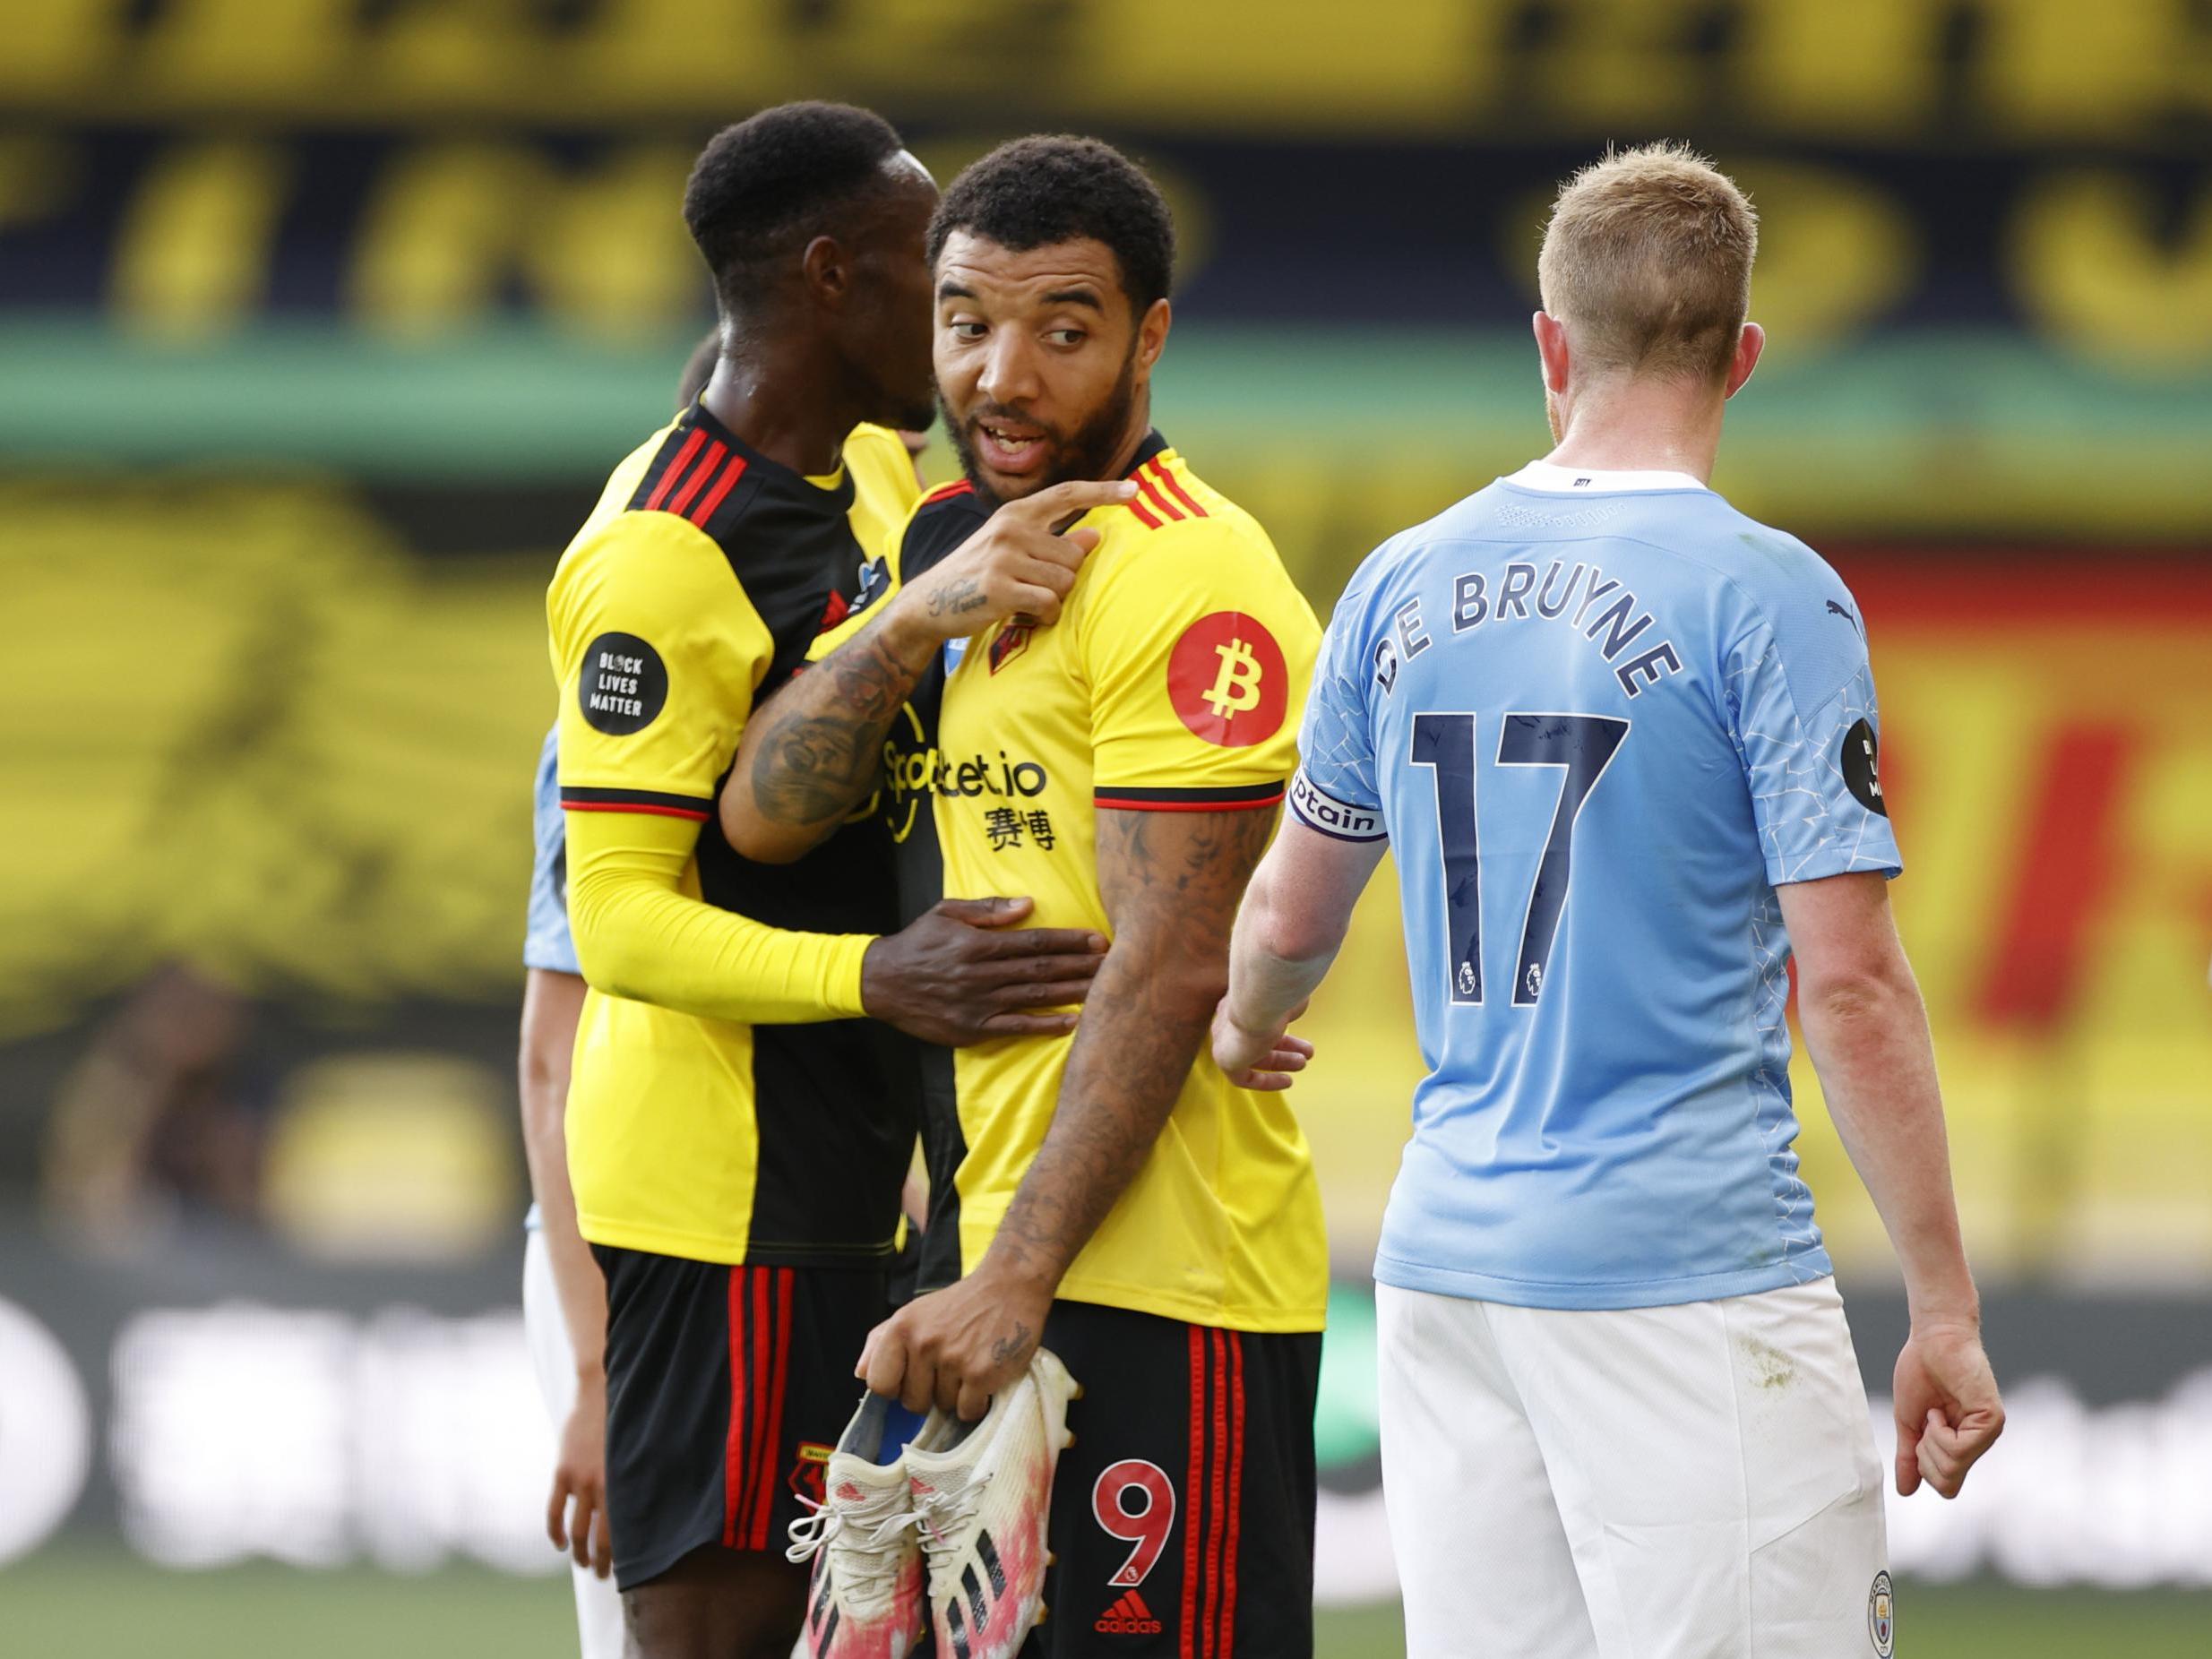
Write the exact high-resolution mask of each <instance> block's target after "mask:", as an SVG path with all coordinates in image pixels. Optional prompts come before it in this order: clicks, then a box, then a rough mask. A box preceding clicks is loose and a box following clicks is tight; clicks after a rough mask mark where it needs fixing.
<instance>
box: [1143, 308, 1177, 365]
mask: <svg viewBox="0 0 2212 1659" xmlns="http://www.w3.org/2000/svg"><path fill="white" fill-rule="evenodd" d="M1174 321H1175V316H1174V313H1173V312H1172V310H1171V309H1170V308H1169V306H1168V304H1167V302H1166V300H1165V299H1156V300H1154V301H1153V302H1152V303H1151V304H1150V305H1147V306H1146V307H1145V308H1144V315H1142V316H1141V317H1139V318H1138V319H1137V367H1138V368H1139V369H1140V370H1149V369H1150V368H1151V366H1152V365H1154V364H1155V363H1158V361H1159V357H1160V353H1161V352H1163V351H1165V350H1166V348H1167V330H1168V326H1169V325H1170V324H1171V323H1172V322H1174Z"/></svg>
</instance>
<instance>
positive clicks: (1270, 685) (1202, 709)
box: [1167, 611, 1290, 749]
mask: <svg viewBox="0 0 2212 1659" xmlns="http://www.w3.org/2000/svg"><path fill="white" fill-rule="evenodd" d="M1167 698H1168V701H1170V702H1172V703H1173V704H1174V705H1175V714H1176V717H1177V718H1180V719H1181V720H1182V722H1183V725H1185V726H1188V727H1190V728H1191V730H1192V733H1193V734H1195V735H1198V736H1200V737H1202V738H1204V739H1205V740H1206V741H1207V742H1208V743H1209V744H1219V745H1220V746H1221V747H1222V748H1224V749H1244V748H1248V747H1250V746H1251V745H1252V744H1257V743H1264V742H1266V741H1267V740H1268V739H1269V738H1270V737H1272V736H1274V735H1275V734H1276V731H1277V729H1278V728H1279V727H1280V726H1281V725H1282V723H1283V711H1284V709H1285V708H1286V707H1287V704H1288V703H1289V701H1290V673H1289V670H1288V669H1287V667H1285V666H1284V664H1283V648H1282V647H1281V646H1279V645H1278V644H1276V643H1275V636H1274V635H1273V634H1271V633H1270V632H1268V631H1267V629H1266V628H1264V627H1263V626H1261V623H1260V622H1259V621H1258V619H1257V618H1255V617H1251V616H1246V615H1244V614H1243V613H1241V612H1238V611H1216V612H1214V613H1213V614H1212V615H1209V616H1201V617H1200V618H1199V619H1198V620H1197V621H1196V622H1194V623H1192V624H1191V625H1190V626H1189V627H1188V628H1185V629H1184V630H1183V637H1182V638H1181V639H1179V640H1176V641H1175V650H1174V652H1173V653H1171V654H1170V656H1169V657H1168V659H1167Z"/></svg>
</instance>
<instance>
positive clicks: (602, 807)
mask: <svg viewBox="0 0 2212 1659" xmlns="http://www.w3.org/2000/svg"><path fill="white" fill-rule="evenodd" d="M561 810H562V811H563V812H651V813H654V814H655V815H656V816H658V817H661V818H688V819H690V820H691V821H693V823H695V824H703V823H705V822H706V821H707V817H708V814H706V813H705V812H693V811H692V810H691V809H690V808H688V807H682V806H651V805H640V804H638V803H636V802H634V801H564V802H562V803H561Z"/></svg>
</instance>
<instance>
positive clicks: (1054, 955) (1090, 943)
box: [860, 898, 1106, 1048]
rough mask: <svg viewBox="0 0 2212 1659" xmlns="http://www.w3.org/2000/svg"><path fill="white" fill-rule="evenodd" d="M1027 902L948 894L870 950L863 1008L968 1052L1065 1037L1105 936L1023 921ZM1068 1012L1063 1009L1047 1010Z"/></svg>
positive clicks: (864, 963) (863, 969) (1101, 956)
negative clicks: (985, 1045) (995, 1043)
mask: <svg viewBox="0 0 2212 1659" xmlns="http://www.w3.org/2000/svg"><path fill="white" fill-rule="evenodd" d="M1034 908H1035V906H1034V904H1033V903H1032V902H1031V901H1030V900H1029V899H1027V898H948V899H945V900H943V901H942V903H940V904H938V905H937V906H935V907H934V908H933V909H931V910H930V911H929V912H928V913H927V914H926V915H922V916H920V917H918V918H917V919H916V920H915V921H914V922H912V923H910V924H908V926H907V927H905V928H904V929H902V930H901V931H900V932H899V933H892V934H891V935H889V936H888V937H886V938H882V939H879V940H877V941H875V942H874V944H872V945H870V946H869V947H868V950H867V954H866V955H865V957H864V958H862V960H861V966H860V1001H861V1005H862V1006H863V1007H864V1008H865V1009H866V1010H867V1011H868V1012H869V1014H870V1015H872V1016H873V1017H874V1018H875V1019H881V1020H882V1021H884V1022H885V1023H887V1024H889V1025H893V1026H896V1027H899V1030H901V1031H904V1032H906V1033H907V1034H908V1036H917V1037H920V1038H921V1039H922V1040H923V1041H924V1042H927V1043H942V1044H946V1045H947V1046H949V1047H953V1048H958V1047H961V1046H963V1045H965V1044H970V1043H981V1042H984V1041H986V1039H988V1038H991V1037H1003V1036H1065V1035H1066V1034H1067V1033H1068V1032H1071V1031H1072V1030H1074V1029H1075V1019H1076V1017H1075V1015H1074V1014H1073V1013H1072V1012H1069V1011H1066V1010H1067V1008H1068V1005H1069V1004H1071V1003H1076V1002H1080V1001H1083V999H1084V998H1085V997H1087V996H1089V994H1090V982H1091V979H1092V976H1095V975H1096V974H1097V971H1098V966H1099V964H1100V963H1102V962H1103V961H1105V960H1106V936H1105V935H1104V934H1103V933H1094V932H1092V931H1091V930H1089V929H1088V928H1080V927H1020V926H1017V925H1015V924H1017V923H1019V922H1020V921H1021V920H1022V919H1023V918H1024V917H1025V916H1027V915H1029V913H1030V911H1031V910H1032V909H1034ZM1040 1010H1060V1011H1053V1012H1047V1011H1040Z"/></svg>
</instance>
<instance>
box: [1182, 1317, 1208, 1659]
mask: <svg viewBox="0 0 2212 1659" xmlns="http://www.w3.org/2000/svg"><path fill="white" fill-rule="evenodd" d="M1205 1420H1206V1333H1205V1332H1204V1331H1202V1330H1201V1329H1200V1328H1198V1327H1197V1326H1195V1325H1193V1326H1192V1327H1191V1464H1190V1471H1189V1473H1188V1474H1185V1475H1184V1476H1183V1653H1182V1659H1198V1655H1197V1653H1196V1652H1195V1650H1194V1648H1193V1646H1192V1644H1193V1642H1194V1641H1195V1640H1196V1638H1197V1634H1198V1498H1199V1491H1198V1485H1199V1475H1200V1472H1201V1463H1200V1457H1201V1452H1200V1445H1201V1442H1200V1439H1199V1436H1200V1432H1201V1425H1202V1424H1203V1423H1204V1422H1205Z"/></svg>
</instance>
